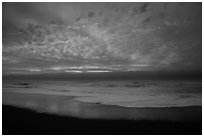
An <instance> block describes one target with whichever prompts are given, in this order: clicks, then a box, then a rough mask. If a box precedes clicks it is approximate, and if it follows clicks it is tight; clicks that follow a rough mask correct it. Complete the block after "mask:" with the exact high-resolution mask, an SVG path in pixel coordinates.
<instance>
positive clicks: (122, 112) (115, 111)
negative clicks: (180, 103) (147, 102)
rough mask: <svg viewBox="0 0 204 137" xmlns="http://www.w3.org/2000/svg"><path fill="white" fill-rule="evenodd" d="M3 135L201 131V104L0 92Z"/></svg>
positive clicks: (183, 132)
mask: <svg viewBox="0 0 204 137" xmlns="http://www.w3.org/2000/svg"><path fill="white" fill-rule="evenodd" d="M2 96H3V98H2V99H3V100H2V101H3V111H2V112H3V134H99V135H100V134H118V135H119V134H165V135H169V134H174V135H175V134H201V131H202V107H201V106H186V107H134V108H133V107H131V108H128V107H121V106H116V105H103V104H100V103H97V104H96V103H84V102H79V101H76V100H74V97H72V96H62V95H43V94H23V93H11V92H3V94H2Z"/></svg>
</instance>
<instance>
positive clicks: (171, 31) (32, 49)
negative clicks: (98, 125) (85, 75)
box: [3, 3, 202, 71]
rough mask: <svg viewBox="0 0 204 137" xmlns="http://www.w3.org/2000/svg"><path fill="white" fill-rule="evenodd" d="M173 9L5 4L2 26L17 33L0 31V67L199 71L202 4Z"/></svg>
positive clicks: (136, 5)
mask: <svg viewBox="0 0 204 137" xmlns="http://www.w3.org/2000/svg"><path fill="white" fill-rule="evenodd" d="M176 5H177V4H176V3H171V4H168V5H165V3H160V4H155V3H134V4H128V3H127V4H124V5H120V4H110V6H108V5H107V4H106V3H99V4H96V3H91V4H82V3H79V4H77V3H66V4H61V3H56V4H53V3H42V4H40V3H34V4H33V5H31V4H28V3H23V4H15V3H12V4H7V3H6V4H4V5H3V26H7V27H9V26H10V25H11V26H15V27H16V28H18V29H17V30H16V29H12V30H11V31H8V33H6V32H7V31H6V32H4V33H3V68H4V70H5V69H11V68H20V67H26V66H27V67H28V68H29V69H30V67H32V66H33V67H37V68H36V70H37V69H39V67H40V68H50V67H53V66H59V67H60V66H64V65H65V64H66V65H68V66H69V67H76V66H85V65H90V66H99V67H101V66H114V65H121V66H126V67H121V70H129V69H131V70H134V68H133V66H132V67H130V66H131V65H132V64H135V65H136V66H135V70H138V68H139V66H140V67H141V66H142V65H143V66H146V67H147V66H148V70H149V68H151V67H152V69H154V68H155V67H156V68H161V69H162V68H164V67H165V68H168V69H172V68H178V69H180V68H185V66H189V65H190V66H191V67H192V69H199V68H200V65H199V64H200V63H201V62H200V61H201V56H202V55H201V47H202V46H201V42H202V41H201V40H202V38H201V27H202V24H201V15H200V12H201V10H199V9H200V5H199V4H197V5H196V4H192V5H191V4H189V5H186V4H185V5H183V6H182V7H180V8H179V9H178V14H177V13H176V12H175V13H172V10H173V9H175V8H176ZM164 6H165V7H166V8H163V7H164ZM23 7H25V8H23ZM195 7H197V10H195ZM53 9H55V10H53ZM147 10H148V11H150V12H146V11H147ZM42 11H43V13H42ZM138 11H140V13H139V12H138ZM24 12H26V13H24ZM141 13H142V14H141ZM185 13H189V14H188V15H186V14H185ZM41 14H42V15H41ZM178 15H179V16H181V17H178ZM50 21H51V22H50ZM6 22H7V23H8V22H9V23H8V24H7V25H6ZM28 22H30V25H27V23H28ZM12 24H15V25H12ZM22 26H23V27H22ZM20 28H21V29H20ZM188 57H191V58H188ZM17 64H18V65H17ZM137 65H138V66H137ZM141 69H143V68H141ZM30 70H32V69H30ZM34 70H35V69H34ZM67 71H69V70H67ZM70 71H71V70H70ZM76 71H77V70H76ZM99 71H102V70H99Z"/></svg>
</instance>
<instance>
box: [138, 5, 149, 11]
mask: <svg viewBox="0 0 204 137" xmlns="http://www.w3.org/2000/svg"><path fill="white" fill-rule="evenodd" d="M148 6H149V3H145V4H143V5H142V6H141V7H140V12H141V13H143V12H146V11H147V8H148Z"/></svg>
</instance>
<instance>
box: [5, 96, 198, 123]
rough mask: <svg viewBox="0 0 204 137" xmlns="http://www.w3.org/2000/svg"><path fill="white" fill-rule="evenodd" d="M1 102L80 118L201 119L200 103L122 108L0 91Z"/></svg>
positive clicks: (66, 98)
mask: <svg viewBox="0 0 204 137" xmlns="http://www.w3.org/2000/svg"><path fill="white" fill-rule="evenodd" d="M2 97H3V98H2V99H3V100H2V102H3V105H12V106H16V107H21V108H27V109H31V110H34V111H36V112H38V113H48V114H55V115H60V116H71V117H77V118H84V119H127V120H165V121H181V122H183V121H186V122H200V121H202V106H186V107H122V106H118V105H105V104H100V103H86V102H80V101H77V100H74V97H73V96H57V95H42V94H22V93H21V94H20V93H3V94H2Z"/></svg>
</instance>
